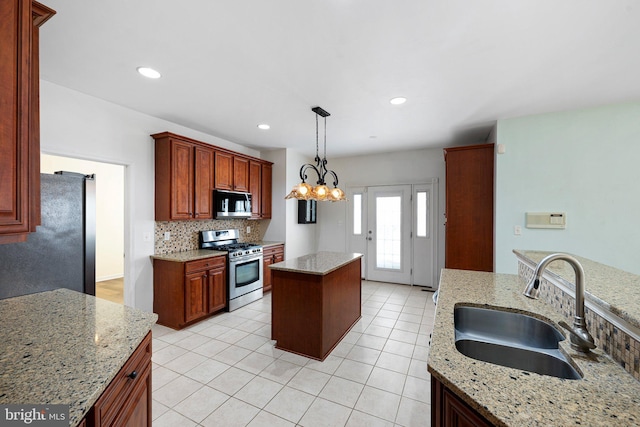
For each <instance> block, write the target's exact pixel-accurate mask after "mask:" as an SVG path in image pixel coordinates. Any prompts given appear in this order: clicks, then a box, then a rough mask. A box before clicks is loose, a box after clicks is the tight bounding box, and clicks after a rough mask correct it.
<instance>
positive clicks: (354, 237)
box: [347, 187, 368, 277]
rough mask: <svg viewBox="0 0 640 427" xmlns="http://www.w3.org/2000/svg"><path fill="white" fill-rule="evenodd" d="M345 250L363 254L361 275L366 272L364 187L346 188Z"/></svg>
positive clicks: (365, 205) (365, 202)
mask: <svg viewBox="0 0 640 427" xmlns="http://www.w3.org/2000/svg"><path fill="white" fill-rule="evenodd" d="M347 200H348V201H347V212H348V214H347V250H348V252H357V253H360V254H363V255H364V257H362V263H361V268H362V272H361V275H362V277H366V272H367V258H368V257H367V240H366V231H367V228H366V227H367V217H366V212H367V191H366V188H365V187H352V188H348V189H347Z"/></svg>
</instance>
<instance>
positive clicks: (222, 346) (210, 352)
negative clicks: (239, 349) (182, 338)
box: [193, 339, 231, 357]
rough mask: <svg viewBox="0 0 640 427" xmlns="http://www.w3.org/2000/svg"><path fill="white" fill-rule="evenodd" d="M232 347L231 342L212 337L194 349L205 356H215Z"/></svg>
mask: <svg viewBox="0 0 640 427" xmlns="http://www.w3.org/2000/svg"><path fill="white" fill-rule="evenodd" d="M229 347H231V344H229V343H226V342H222V341H218V340H216V339H211V340H210V341H207V342H206V343H204V344H202V345H201V346H199V347H196V348H194V349H193V351H194V352H195V353H198V354H202V355H203V356H207V357H213V356H215V355H216V354H218V353H220V352H221V351H223V350H226V349H227V348H229Z"/></svg>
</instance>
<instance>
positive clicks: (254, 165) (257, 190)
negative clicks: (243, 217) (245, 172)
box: [249, 161, 262, 219]
mask: <svg viewBox="0 0 640 427" xmlns="http://www.w3.org/2000/svg"><path fill="white" fill-rule="evenodd" d="M249 192H250V193H251V218H254V219H260V218H261V216H262V164H260V163H258V162H254V161H250V162H249Z"/></svg>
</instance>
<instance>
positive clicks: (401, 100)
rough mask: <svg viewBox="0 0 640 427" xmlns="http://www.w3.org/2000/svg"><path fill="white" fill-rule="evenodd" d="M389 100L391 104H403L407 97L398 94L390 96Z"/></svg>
mask: <svg viewBox="0 0 640 427" xmlns="http://www.w3.org/2000/svg"><path fill="white" fill-rule="evenodd" d="M389 102H390V103H391V104H393V105H400V104H404V103H405V102H407V98H404V97H402V96H399V97H397V98H392V99H391V100H390V101H389Z"/></svg>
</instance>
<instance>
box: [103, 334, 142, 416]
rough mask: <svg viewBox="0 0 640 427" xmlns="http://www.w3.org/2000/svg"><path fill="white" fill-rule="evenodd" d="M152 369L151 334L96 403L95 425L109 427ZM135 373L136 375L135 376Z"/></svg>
mask: <svg viewBox="0 0 640 427" xmlns="http://www.w3.org/2000/svg"><path fill="white" fill-rule="evenodd" d="M150 367H151V333H149V334H147V336H146V337H145V338H144V339H143V340H142V342H141V343H140V345H139V346H138V348H137V349H136V351H135V352H134V353H133V354H132V355H131V357H130V358H129V360H127V362H126V363H125V364H124V366H123V367H122V369H120V371H119V372H118V373H117V374H116V376H115V378H114V379H113V380H112V381H111V383H110V384H109V386H108V387H107V389H106V390H105V391H104V393H102V395H101V396H100V398H99V399H98V401H97V402H96V404H95V406H94V409H95V425H102V426H107V425H111V424H112V422H113V421H114V420H115V419H116V418H117V417H118V416H119V415H120V413H121V411H122V410H123V409H125V408H124V407H125V404H126V403H127V400H128V399H129V397H130V395H131V393H132V392H133V390H134V388H135V387H136V385H137V384H138V383H139V382H140V381H144V380H145V374H148V373H147V372H146V371H148V370H149V369H150ZM134 373H135V374H134Z"/></svg>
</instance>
